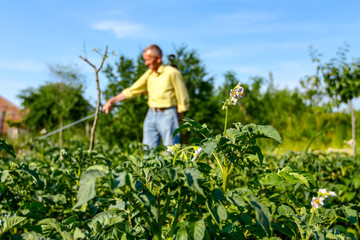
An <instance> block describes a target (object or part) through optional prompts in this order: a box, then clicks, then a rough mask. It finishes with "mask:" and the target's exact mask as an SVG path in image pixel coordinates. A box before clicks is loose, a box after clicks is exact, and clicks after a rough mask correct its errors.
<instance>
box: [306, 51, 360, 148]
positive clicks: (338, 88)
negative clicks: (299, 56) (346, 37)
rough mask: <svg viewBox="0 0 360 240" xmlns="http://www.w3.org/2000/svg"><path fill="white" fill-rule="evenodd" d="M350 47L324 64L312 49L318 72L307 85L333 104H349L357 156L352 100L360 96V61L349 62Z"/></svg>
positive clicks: (311, 52) (353, 144)
mask: <svg viewBox="0 0 360 240" xmlns="http://www.w3.org/2000/svg"><path fill="white" fill-rule="evenodd" d="M348 48H349V46H348V45H346V46H345V47H344V48H339V51H338V52H337V58H333V59H331V60H330V61H328V62H322V61H321V59H320V57H321V56H322V55H321V54H318V53H317V51H316V50H313V49H312V48H310V55H311V57H312V61H313V62H315V63H317V71H316V73H315V74H314V75H312V76H310V77H307V80H306V81H307V83H310V84H312V85H313V86H314V87H316V88H317V89H319V88H320V89H322V93H325V94H326V95H327V96H329V97H330V99H331V101H332V103H334V104H335V105H337V106H339V104H340V103H348V104H349V107H350V113H351V118H352V139H353V143H352V148H353V154H354V155H355V148H356V142H355V139H356V136H355V111H354V108H353V105H352V100H353V99H354V98H356V97H359V96H360V60H359V59H356V60H353V61H350V62H348V60H347V56H346V54H347V52H348V51H349V49H348Z"/></svg>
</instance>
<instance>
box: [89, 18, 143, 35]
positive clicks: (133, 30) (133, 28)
mask: <svg viewBox="0 0 360 240" xmlns="http://www.w3.org/2000/svg"><path fill="white" fill-rule="evenodd" d="M92 27H93V28H94V29H96V30H101V31H111V32H113V33H114V34H115V36H116V37H117V38H124V37H129V36H136V35H137V34H138V33H140V32H141V31H142V30H143V28H144V27H143V25H141V24H136V23H132V22H129V21H114V20H108V21H100V22H98V23H95V24H94V25H93V26H92Z"/></svg>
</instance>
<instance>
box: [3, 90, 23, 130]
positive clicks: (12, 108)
mask: <svg viewBox="0 0 360 240" xmlns="http://www.w3.org/2000/svg"><path fill="white" fill-rule="evenodd" d="M3 112H5V120H4V124H3V129H2V131H0V132H2V133H6V132H7V124H6V120H11V121H21V119H22V117H23V115H24V114H23V113H22V112H21V111H20V108H19V107H17V106H16V105H15V104H13V103H11V102H10V101H8V100H7V99H5V98H3V97H1V96H0V121H1V120H2V114H3ZM0 125H1V123H0ZM0 130H1V129H0Z"/></svg>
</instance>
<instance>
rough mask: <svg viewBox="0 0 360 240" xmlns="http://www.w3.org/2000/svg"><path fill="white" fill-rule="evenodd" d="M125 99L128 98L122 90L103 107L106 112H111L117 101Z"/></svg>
mask: <svg viewBox="0 0 360 240" xmlns="http://www.w3.org/2000/svg"><path fill="white" fill-rule="evenodd" d="M125 99H126V97H125V95H124V94H123V93H122V92H121V93H119V94H118V95H116V96H115V97H113V98H110V99H109V100H108V101H107V102H106V103H105V105H104V106H103V107H102V109H103V110H104V112H105V113H109V112H110V111H111V110H112V109H113V107H114V104H115V103H117V102H121V101H124V100H125Z"/></svg>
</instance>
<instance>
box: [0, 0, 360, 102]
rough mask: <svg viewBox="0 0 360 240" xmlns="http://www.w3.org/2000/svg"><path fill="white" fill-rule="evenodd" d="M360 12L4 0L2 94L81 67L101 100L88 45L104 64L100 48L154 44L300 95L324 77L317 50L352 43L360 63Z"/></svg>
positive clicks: (332, 7)
mask: <svg viewBox="0 0 360 240" xmlns="http://www.w3.org/2000/svg"><path fill="white" fill-rule="evenodd" d="M359 10H360V1H358V0H350V1H346V0H345V1H332V0H327V1H325V0H313V1H304V0H302V1H300V0H294V1H292V0H207V1H205V0H191V1H190V0H181V1H178V0H174V1H171V0H167V1H162V0H159V1H155V0H154V1H145V0H141V1H140V0H139V1H138V0H132V1H128V0H127V1H122V0H118V1H115V0H102V1H93V0H87V1H84V0H76V1H70V0H66V1H65V0H63V1H60V0H46V1H45V0H32V1H25V0H18V1H8V0H7V1H5V0H0V31H1V37H0V83H1V87H0V95H1V96H2V97H5V98H6V99H8V100H10V101H12V102H13V103H15V104H16V105H20V99H18V98H17V97H16V95H17V94H19V93H20V91H21V90H22V89H25V88H28V87H35V88H36V87H38V86H40V85H41V84H44V83H45V81H48V80H51V78H52V76H51V74H50V71H49V65H55V64H60V65H76V66H78V67H79V68H80V69H81V72H82V73H83V74H85V75H86V77H87V89H86V97H87V98H88V99H90V100H91V101H94V100H95V99H96V97H95V96H96V88H95V83H94V82H95V80H94V77H93V70H92V69H91V68H90V66H89V65H87V64H86V63H84V62H83V61H82V60H81V59H80V58H79V55H83V54H84V43H86V49H87V56H88V58H89V59H90V60H91V61H93V62H94V63H96V64H97V65H98V64H99V63H100V56H98V55H96V54H94V53H92V52H91V50H92V49H93V48H105V46H106V45H108V46H109V49H110V50H111V51H115V53H116V54H117V55H121V54H123V55H125V56H127V57H130V58H136V57H137V56H138V55H139V54H140V52H141V50H142V49H143V48H144V47H146V46H147V45H149V44H152V43H155V44H158V45H159V46H160V47H161V48H162V49H163V51H164V53H165V54H169V53H172V52H173V50H174V46H176V47H180V46H183V45H185V46H187V47H188V49H195V50H196V51H197V52H198V54H199V57H200V58H201V60H202V61H203V63H204V64H205V66H206V69H207V71H208V72H209V73H210V74H211V75H213V76H214V77H215V80H216V84H217V85H220V84H221V82H222V81H223V74H224V73H225V72H226V71H228V70H231V71H234V72H235V73H236V74H237V76H238V78H239V79H240V81H241V82H248V81H249V78H250V77H253V76H263V77H265V78H268V75H269V72H270V71H271V72H272V73H273V76H274V83H275V85H276V86H277V87H278V88H290V89H293V88H294V87H296V86H299V80H300V79H302V78H304V76H306V75H311V74H313V73H314V72H315V65H314V64H313V63H312V62H311V59H310V57H309V46H310V45H312V46H313V47H314V48H315V49H317V50H318V51H319V52H321V53H323V54H324V59H325V60H326V59H330V58H332V57H335V56H336V55H335V54H336V51H337V50H338V48H339V47H342V46H344V44H345V43H348V44H349V45H350V53H349V55H348V57H349V58H350V59H351V58H353V57H360V31H359V29H360V15H359ZM115 60H116V58H115V57H109V58H108V59H107V63H114V61H115ZM100 77H101V78H100V81H101V87H102V89H104V87H105V86H106V84H107V82H106V78H105V77H103V76H100ZM357 108H358V107H357Z"/></svg>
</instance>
